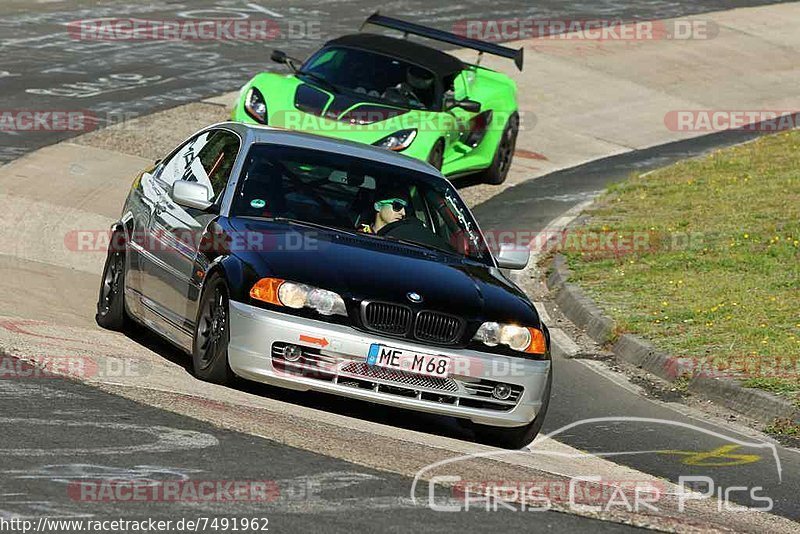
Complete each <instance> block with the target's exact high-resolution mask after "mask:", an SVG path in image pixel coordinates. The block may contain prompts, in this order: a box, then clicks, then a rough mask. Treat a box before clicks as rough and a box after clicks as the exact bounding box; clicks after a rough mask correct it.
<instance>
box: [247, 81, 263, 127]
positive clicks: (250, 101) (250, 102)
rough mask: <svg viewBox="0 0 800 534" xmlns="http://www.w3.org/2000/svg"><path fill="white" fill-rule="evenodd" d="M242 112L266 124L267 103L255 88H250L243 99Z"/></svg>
mask: <svg viewBox="0 0 800 534" xmlns="http://www.w3.org/2000/svg"><path fill="white" fill-rule="evenodd" d="M244 110H245V111H246V112H247V114H248V115H250V117H252V118H253V119H255V120H256V121H258V122H260V123H261V124H267V103H266V102H265V101H264V96H263V95H262V94H261V91H259V90H258V89H256V88H255V87H251V88H250V89H249V90H248V91H247V94H246V95H245V97H244Z"/></svg>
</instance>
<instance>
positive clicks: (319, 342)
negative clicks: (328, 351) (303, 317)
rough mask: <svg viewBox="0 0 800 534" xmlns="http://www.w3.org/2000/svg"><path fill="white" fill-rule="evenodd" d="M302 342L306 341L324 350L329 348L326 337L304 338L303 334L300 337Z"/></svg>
mask: <svg viewBox="0 0 800 534" xmlns="http://www.w3.org/2000/svg"><path fill="white" fill-rule="evenodd" d="M300 341H304V342H306V343H311V344H312V345H319V346H320V347H322V348H325V347H327V346H328V340H327V339H325V338H324V337H323V338H318V337H311V336H304V335H302V334H301V335H300Z"/></svg>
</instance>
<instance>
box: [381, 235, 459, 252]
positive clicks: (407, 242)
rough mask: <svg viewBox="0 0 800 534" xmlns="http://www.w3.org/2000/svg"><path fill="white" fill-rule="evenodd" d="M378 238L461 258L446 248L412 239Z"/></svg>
mask: <svg viewBox="0 0 800 534" xmlns="http://www.w3.org/2000/svg"><path fill="white" fill-rule="evenodd" d="M378 237H382V238H383V239H388V240H390V241H396V242H398V243H402V244H404V245H411V246H413V247H418V248H424V249H425V250H429V251H435V252H443V253H445V254H449V255H451V256H460V255H459V254H458V253H456V252H453V251H452V250H447V249H444V248H440V247H437V246H435V245H428V244H426V243H418V242H416V241H411V240H410V239H402V238H399V237H392V236H388V235H382V236H378Z"/></svg>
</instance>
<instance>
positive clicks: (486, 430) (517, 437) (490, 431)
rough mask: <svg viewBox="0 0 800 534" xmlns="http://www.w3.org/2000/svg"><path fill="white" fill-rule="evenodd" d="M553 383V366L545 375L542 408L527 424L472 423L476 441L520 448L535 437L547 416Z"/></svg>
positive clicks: (507, 447)
mask: <svg viewBox="0 0 800 534" xmlns="http://www.w3.org/2000/svg"><path fill="white" fill-rule="evenodd" d="M552 385H553V368H552V367H551V368H550V373H549V374H548V376H547V385H546V386H545V389H544V398H543V399H542V408H541V409H540V410H539V413H537V414H536V417H535V418H534V420H533V421H531V422H530V423H529V424H527V425H525V426H521V427H514V428H502V427H495V426H487V425H478V424H473V425H472V430H473V431H474V432H475V437H476V438H477V441H479V442H481V443H484V444H486V445H494V446H495V447H501V448H503V449H521V448H522V447H524V446H526V445H528V444H529V443H531V442H532V441H533V440H534V439H536V436H537V434H539V431H540V430H541V429H542V425H543V424H544V419H545V417H546V416H547V407H548V406H549V405H550V390H551V388H552Z"/></svg>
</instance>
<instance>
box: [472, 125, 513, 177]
mask: <svg viewBox="0 0 800 534" xmlns="http://www.w3.org/2000/svg"><path fill="white" fill-rule="evenodd" d="M518 133H519V117H518V116H517V114H516V113H514V114H513V115H511V116H510V117H509V118H508V122H506V127H505V128H503V134H502V136H501V137H500V142H499V143H498V144H497V149H496V150H495V152H494V159H493V160H492V164H491V165H490V166H489V167H488V168H487V169H486V170H484V171H483V173H481V179H482V181H483V182H485V183H487V184H491V185H500V184H502V183H503V182H505V181H506V176H508V169H510V168H511V160H512V159H513V158H514V149H515V148H516V146H517V134H518Z"/></svg>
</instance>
